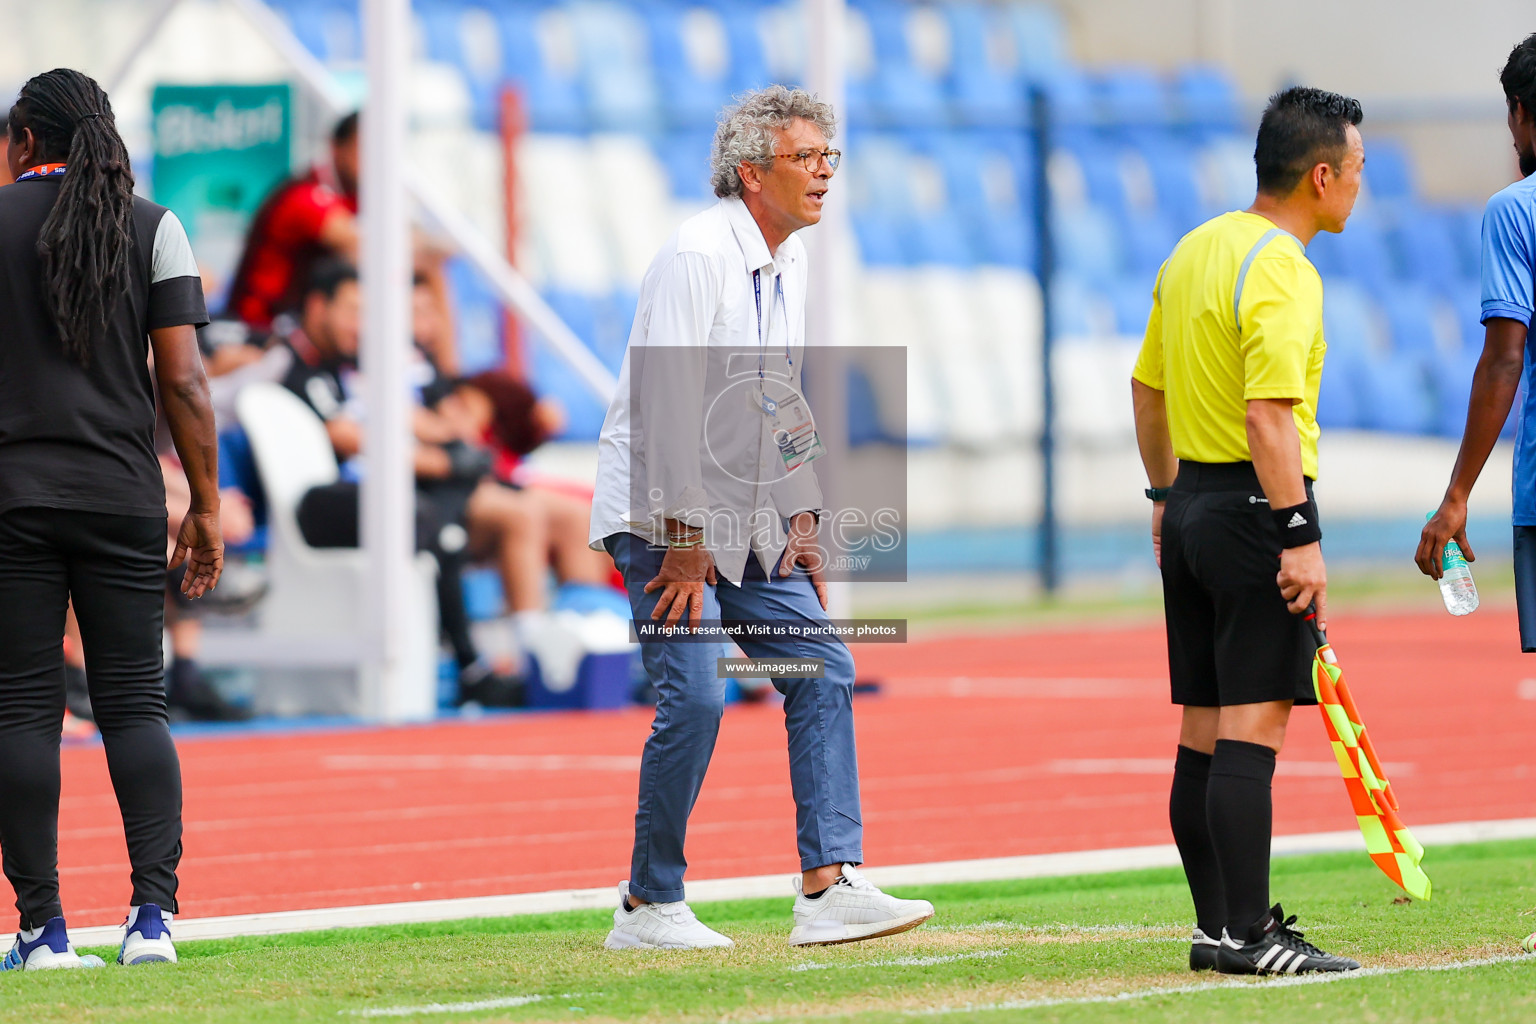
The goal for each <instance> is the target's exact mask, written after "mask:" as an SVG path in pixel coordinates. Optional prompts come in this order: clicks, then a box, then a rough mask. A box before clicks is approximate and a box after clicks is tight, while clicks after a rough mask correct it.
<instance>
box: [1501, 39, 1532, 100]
mask: <svg viewBox="0 0 1536 1024" xmlns="http://www.w3.org/2000/svg"><path fill="white" fill-rule="evenodd" d="M1499 84H1500V85H1502V86H1503V87H1504V99H1505V101H1506V102H1507V103H1508V104H1509V112H1510V113H1511V114H1513V113H1514V112H1515V104H1516V103H1520V104H1523V105H1524V106H1525V112H1526V113H1527V114H1529V115H1530V116H1532V117H1536V32H1532V33H1531V34H1530V35H1528V36H1526V37H1525V38H1524V39H1522V40H1520V42H1518V43H1516V44H1515V48H1514V49H1513V50H1510V51H1509V60H1507V61H1505V62H1504V70H1503V71H1500V72H1499Z"/></svg>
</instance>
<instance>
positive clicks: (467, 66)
mask: <svg viewBox="0 0 1536 1024" xmlns="http://www.w3.org/2000/svg"><path fill="white" fill-rule="evenodd" d="M416 13H417V18H418V24H420V26H421V30H422V36H423V40H424V42H425V44H426V55H427V58H428V59H429V60H434V61H439V62H441V63H444V64H451V65H453V66H454V67H455V68H458V70H459V73H460V74H461V75H462V76H463V77H464V84H465V85H466V86H468V88H469V94H470V98H471V99H472V100H473V102H474V118H475V127H476V128H478V129H480V130H481V131H496V130H498V128H499V127H500V125H501V90H502V86H503V83H505V81H506V75H505V73H504V71H503V66H504V65H505V63H506V61H505V55H504V54H502V53H500V34H499V33H497V39H496V50H494V51H490V52H491V53H494V54H495V55H496V56H497V57H499V58H500V59H489V58H487V59H481V60H477V59H476V55H475V54H472V53H470V52H468V51H467V50H466V48H465V41H466V38H467V37H468V36H469V34H470V33H471V32H473V31H475V28H476V26H475V25H474V24H473V23H466V19H467V18H471V17H478V18H480V19H482V20H484V21H485V22H487V23H488V24H494V23H495V15H494V14H492V13H491V12H490V10H489V9H488V8H486V7H484V6H482V5H479V4H473V5H470V4H461V3H457V2H455V3H429V4H422V5H418V7H417V11H416Z"/></svg>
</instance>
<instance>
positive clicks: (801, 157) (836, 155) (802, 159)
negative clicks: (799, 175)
mask: <svg viewBox="0 0 1536 1024" xmlns="http://www.w3.org/2000/svg"><path fill="white" fill-rule="evenodd" d="M774 157H775V158H776V159H779V160H793V161H795V162H796V163H798V164H799V165H800V166H801V167H804V168H805V169H806V170H807V171H810V172H811V173H812V174H815V173H816V171H817V169H818V168H820V167H821V165H822V162H823V161H825V162H826V165H827V170H829V171H835V170H837V165H838V164H839V163H841V162H842V159H843V152H842V150H840V149H804V150H801V151H800V152H798V153H775V154H774Z"/></svg>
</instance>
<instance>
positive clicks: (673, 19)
mask: <svg viewBox="0 0 1536 1024" xmlns="http://www.w3.org/2000/svg"><path fill="white" fill-rule="evenodd" d="M641 9H642V11H643V13H644V14H645V16H646V19H647V24H648V27H649V31H650V38H651V61H652V64H653V66H654V70H655V73H656V78H657V82H658V83H659V85H660V89H661V94H662V95H663V96H665V97H666V103H665V104H663V106H664V107H665V110H664V113H666V114H667V115H668V116H669V117H670V118H671V120H670V125H669V126H670V127H671V128H672V129H673V130H674V131H677V130H682V131H690V130H692V131H697V130H698V129H700V128H702V127H703V126H705V125H709V124H712V123H713V122H714V120H715V116H716V115H717V114H718V113H719V112H720V109H721V108H722V107H724V106H725V104H726V101H727V100H729V99H730V88H729V86H728V84H727V81H726V78H725V76H724V75H721V76H718V77H709V76H705V75H704V74H702V73H701V72H700V69H698V68H696V67H694V65H693V62H692V61H691V60H690V59H689V55H688V49H687V47H686V45H685V43H684V38H683V35H684V32H685V30H686V29H685V19H686V18H688V17H690V16H692V17H718V15H716V14H715V13H714V12H713V11H709V10H708V9H707V8H699V9H696V10H694V11H693V12H692V14H690V13H689V11H688V10H686V9H685V8H683V7H682V6H680V5H678V4H673V3H668V2H665V0H653V2H651V3H646V4H643V5H642V7H641ZM722 27H723V26H722ZM724 64H725V66H726V68H727V69H728V67H729V60H728V59H727V60H726V61H725V62H724Z"/></svg>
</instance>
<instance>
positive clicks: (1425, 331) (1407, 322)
mask: <svg viewBox="0 0 1536 1024" xmlns="http://www.w3.org/2000/svg"><path fill="white" fill-rule="evenodd" d="M1377 295H1378V298H1379V299H1380V306H1381V311H1382V313H1383V315H1384V316H1385V317H1386V321H1387V329H1388V331H1389V332H1390V333H1391V336H1392V351H1393V352H1399V353H1404V354H1411V355H1417V356H1419V357H1421V358H1429V357H1431V356H1433V355H1434V354H1435V352H1436V351H1438V349H1439V347H1440V345H1439V339H1438V337H1437V336H1436V333H1435V324H1436V320H1437V319H1438V317H1439V316H1440V310H1439V309H1438V308H1437V302H1438V300H1437V299H1436V298H1435V295H1434V293H1433V292H1431V291H1429V289H1427V288H1425V287H1423V286H1418V285H1399V284H1394V285H1389V286H1387V287H1386V288H1384V289H1382V290H1381V291H1380V292H1378V293H1377Z"/></svg>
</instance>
